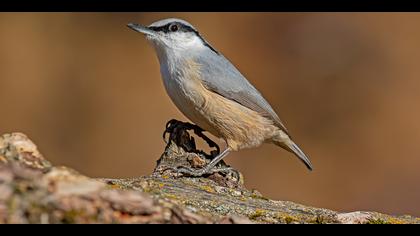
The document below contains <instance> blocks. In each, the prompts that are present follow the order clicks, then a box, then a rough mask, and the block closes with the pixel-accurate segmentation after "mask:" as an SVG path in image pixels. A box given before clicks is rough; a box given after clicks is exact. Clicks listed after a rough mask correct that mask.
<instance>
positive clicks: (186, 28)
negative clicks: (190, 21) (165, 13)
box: [149, 22, 196, 33]
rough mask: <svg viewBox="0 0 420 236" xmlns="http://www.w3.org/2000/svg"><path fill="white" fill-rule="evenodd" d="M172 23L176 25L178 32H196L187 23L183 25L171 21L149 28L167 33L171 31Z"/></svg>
mask: <svg viewBox="0 0 420 236" xmlns="http://www.w3.org/2000/svg"><path fill="white" fill-rule="evenodd" d="M174 24H175V25H176V26H177V27H178V30H177V31H179V32H196V30H194V29H193V28H192V27H190V26H188V25H184V24H182V23H181V22H171V23H168V24H166V25H162V26H158V27H156V26H150V27H149V29H151V30H153V31H158V32H164V33H169V32H171V30H170V27H171V26H172V25H174Z"/></svg>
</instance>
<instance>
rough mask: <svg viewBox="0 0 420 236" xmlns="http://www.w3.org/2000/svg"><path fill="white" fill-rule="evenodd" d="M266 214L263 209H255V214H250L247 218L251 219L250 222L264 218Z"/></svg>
mask: <svg viewBox="0 0 420 236" xmlns="http://www.w3.org/2000/svg"><path fill="white" fill-rule="evenodd" d="M266 214H267V211H266V210H263V209H257V210H255V212H254V213H252V214H251V215H250V216H248V217H249V219H251V220H256V219H258V218H260V217H261V216H265V215H266Z"/></svg>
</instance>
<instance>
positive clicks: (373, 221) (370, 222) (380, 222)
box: [366, 218, 389, 225]
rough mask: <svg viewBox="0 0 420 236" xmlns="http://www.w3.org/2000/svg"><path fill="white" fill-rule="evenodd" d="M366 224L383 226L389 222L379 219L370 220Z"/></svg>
mask: <svg viewBox="0 0 420 236" xmlns="http://www.w3.org/2000/svg"><path fill="white" fill-rule="evenodd" d="M366 224H374V225H378V224H379V225H383V224H389V222H388V221H385V220H383V219H379V218H371V219H369V220H368V222H366Z"/></svg>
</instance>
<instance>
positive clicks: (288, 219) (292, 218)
mask: <svg viewBox="0 0 420 236" xmlns="http://www.w3.org/2000/svg"><path fill="white" fill-rule="evenodd" d="M284 221H285V222H286V224H291V223H293V222H298V221H299V220H298V219H297V218H295V217H293V216H286V217H284Z"/></svg>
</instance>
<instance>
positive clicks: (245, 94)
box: [195, 50, 288, 133]
mask: <svg viewBox="0 0 420 236" xmlns="http://www.w3.org/2000/svg"><path fill="white" fill-rule="evenodd" d="M195 60H196V62H197V63H199V64H200V68H201V69H200V72H201V79H202V80H203V82H204V85H205V86H206V88H208V89H209V90H211V91H213V92H215V93H217V94H219V95H221V96H223V97H225V98H227V99H230V100H233V101H235V102H237V103H239V104H241V105H242V106H245V107H247V108H249V109H251V110H253V111H256V112H258V113H260V114H261V115H262V116H264V117H266V118H268V119H270V120H272V121H273V123H274V124H275V125H276V126H278V127H279V128H281V129H282V130H283V131H284V132H286V133H288V131H287V129H286V127H285V126H284V125H283V123H282V122H281V120H280V118H279V117H278V116H277V114H276V112H275V111H274V110H273V108H272V107H271V106H270V104H269V103H268V102H267V101H266V100H265V99H264V98H263V96H262V95H261V93H260V92H258V90H257V89H256V88H255V87H254V86H253V85H252V84H251V83H250V82H249V81H248V80H247V79H246V78H245V77H244V76H243V75H242V74H241V73H240V72H239V71H238V69H236V67H235V66H234V65H232V63H231V62H230V61H229V60H227V59H226V58H225V57H224V56H223V55H221V54H217V53H215V52H213V51H211V50H206V53H200V54H199V55H196V56H195Z"/></svg>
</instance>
